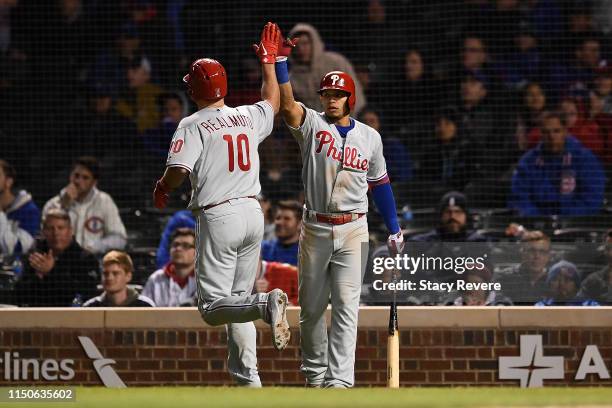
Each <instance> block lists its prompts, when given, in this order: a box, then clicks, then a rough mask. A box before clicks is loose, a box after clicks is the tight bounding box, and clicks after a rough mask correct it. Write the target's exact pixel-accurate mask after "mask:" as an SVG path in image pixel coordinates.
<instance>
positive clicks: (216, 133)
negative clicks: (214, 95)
mask: <svg viewBox="0 0 612 408" xmlns="http://www.w3.org/2000/svg"><path fill="white" fill-rule="evenodd" d="M273 124H274V110H273V109H272V106H271V105H270V104H269V103H268V102H266V101H262V102H258V103H256V104H254V105H248V106H239V107H237V108H231V107H229V106H223V107H221V108H204V109H201V110H199V111H198V112H196V113H194V114H193V115H191V116H188V117H186V118H184V119H183V120H181V122H180V123H179V126H178V129H177V130H176V132H175V133H174V136H173V138H172V143H171V144H170V151H169V153H168V160H167V161H166V165H167V166H179V167H184V168H185V169H187V170H189V172H190V174H189V178H190V180H191V186H192V188H193V192H192V196H191V201H190V203H189V208H190V209H197V208H202V207H205V206H207V205H209V204H217V203H220V202H222V201H225V200H228V199H230V198H238V197H248V196H254V195H257V194H259V192H260V190H261V186H260V184H259V155H258V154H257V147H258V146H259V143H261V142H262V141H263V140H264V139H265V138H266V137H267V136H268V135H269V134H270V132H272V126H273Z"/></svg>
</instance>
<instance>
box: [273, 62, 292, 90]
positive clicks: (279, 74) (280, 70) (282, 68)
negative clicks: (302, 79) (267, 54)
mask: <svg viewBox="0 0 612 408" xmlns="http://www.w3.org/2000/svg"><path fill="white" fill-rule="evenodd" d="M274 69H275V71H276V80H277V81H278V84H279V85H282V84H286V83H287V82H289V69H288V68H287V57H278V58H276V64H274Z"/></svg>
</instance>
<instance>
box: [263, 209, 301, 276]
mask: <svg viewBox="0 0 612 408" xmlns="http://www.w3.org/2000/svg"><path fill="white" fill-rule="evenodd" d="M302 211H303V210H302V206H301V204H300V203H299V202H297V201H293V200H286V201H280V202H279V203H278V206H277V209H276V217H275V218H274V226H275V229H276V239H271V240H267V241H264V242H262V244H261V259H263V260H264V261H270V262H283V263H288V264H291V265H296V266H297V254H298V241H299V239H300V230H301V229H302Z"/></svg>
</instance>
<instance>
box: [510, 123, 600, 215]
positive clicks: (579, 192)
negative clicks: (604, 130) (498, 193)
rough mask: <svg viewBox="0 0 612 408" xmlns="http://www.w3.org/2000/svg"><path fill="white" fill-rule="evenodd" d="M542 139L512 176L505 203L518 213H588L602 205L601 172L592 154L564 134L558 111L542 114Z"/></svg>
mask: <svg viewBox="0 0 612 408" xmlns="http://www.w3.org/2000/svg"><path fill="white" fill-rule="evenodd" d="M541 132H542V141H541V142H540V143H539V144H538V145H537V146H536V147H535V148H533V149H531V150H529V151H528V152H527V153H525V155H523V157H522V158H521V160H520V161H519V164H518V166H517V168H516V170H515V172H514V175H513V177H512V192H511V196H510V201H509V206H510V208H513V209H515V210H517V211H518V212H519V213H520V215H521V216H542V215H553V214H556V215H568V216H579V215H590V214H595V213H597V212H598V211H599V210H600V209H601V207H602V204H603V193H604V186H605V181H606V178H605V175H604V173H603V170H602V167H601V164H600V163H599V161H598V160H597V158H596V157H595V156H594V155H593V153H592V152H591V151H590V150H588V149H587V148H585V147H583V146H582V145H581V144H580V142H579V141H578V140H576V139H575V138H574V137H572V136H569V135H568V134H567V130H566V127H565V124H564V120H563V118H562V116H561V114H559V113H546V114H545V115H544V116H543V119H542V125H541Z"/></svg>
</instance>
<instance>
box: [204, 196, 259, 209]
mask: <svg viewBox="0 0 612 408" xmlns="http://www.w3.org/2000/svg"><path fill="white" fill-rule="evenodd" d="M238 198H252V199H254V200H257V197H256V196H246V197H238ZM238 198H228V199H227V200H225V201H221V202H220V203H217V204H209V205H207V206H205V207H204V208H203V210H204V211H206V210H210V209H211V208H214V207H216V206H218V205H221V204H225V203H229V202H230V200H237V199H238Z"/></svg>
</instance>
